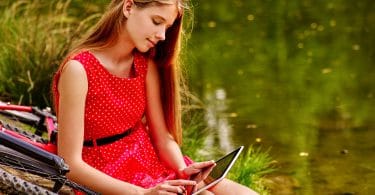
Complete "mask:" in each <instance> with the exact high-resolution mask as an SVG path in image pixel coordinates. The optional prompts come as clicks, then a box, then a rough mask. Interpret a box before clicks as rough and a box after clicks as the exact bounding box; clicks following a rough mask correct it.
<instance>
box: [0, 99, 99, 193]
mask: <svg viewBox="0 0 375 195" xmlns="http://www.w3.org/2000/svg"><path fill="white" fill-rule="evenodd" d="M0 115H1V116H2V117H1V118H0V185H1V186H6V187H5V190H6V191H7V193H16V194H19V193H23V194H57V193H59V194H61V193H62V194H64V193H67V194H69V193H71V192H72V190H76V191H81V192H84V193H86V194H97V193H96V192H94V191H92V190H90V189H88V188H86V187H84V186H82V185H79V184H77V183H75V182H73V181H71V180H69V179H68V178H66V176H65V175H66V173H68V172H69V166H68V165H67V164H66V163H65V162H64V160H63V159H62V158H61V157H59V156H57V155H56V148H57V147H56V143H57V120H56V117H55V116H54V115H53V114H51V112H50V111H49V110H48V109H44V110H41V109H39V108H38V107H31V106H19V105H14V104H6V103H4V102H1V101H0ZM7 121H8V122H7ZM9 122H11V123H12V124H10V123H9ZM14 124H17V125H14ZM23 125H25V126H23ZM25 127H31V128H30V129H29V130H25ZM16 173H18V174H19V175H17V174H16ZM20 175H22V177H25V178H20ZM42 183H43V184H42Z"/></svg>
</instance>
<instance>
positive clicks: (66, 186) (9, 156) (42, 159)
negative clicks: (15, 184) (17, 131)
mask: <svg viewBox="0 0 375 195" xmlns="http://www.w3.org/2000/svg"><path fill="white" fill-rule="evenodd" d="M0 164H1V165H4V167H7V168H10V169H11V170H18V172H19V173H20V174H21V176H22V178H23V179H24V180H27V181H29V182H32V183H34V184H35V185H42V186H43V187H44V188H47V189H51V191H53V192H59V194H61V193H63V192H64V194H69V193H71V190H72V189H75V190H78V191H81V192H84V193H86V194H96V193H95V192H93V191H91V190H90V189H88V188H85V187H84V186H81V185H78V184H76V183H74V182H72V181H70V180H69V179H67V178H66V177H65V173H66V172H67V171H68V170H69V169H68V167H67V165H66V164H65V163H64V162H63V160H62V159H61V158H60V157H58V156H56V155H54V154H52V153H48V152H46V151H43V150H41V149H39V148H37V147H35V146H32V145H30V144H28V143H24V142H22V141H20V140H17V139H16V138H14V137H12V136H11V135H7V134H5V133H2V132H1V131H0ZM66 191H67V192H68V193H65V192H66ZM60 192H61V193H60Z"/></svg>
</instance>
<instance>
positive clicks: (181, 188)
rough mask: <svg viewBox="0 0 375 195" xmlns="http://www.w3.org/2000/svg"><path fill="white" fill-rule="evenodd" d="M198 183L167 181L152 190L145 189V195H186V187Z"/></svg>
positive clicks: (180, 180)
mask: <svg viewBox="0 0 375 195" xmlns="http://www.w3.org/2000/svg"><path fill="white" fill-rule="evenodd" d="M196 184H197V183H196V182H195V181H192V180H184V179H178V180H167V181H165V182H163V183H160V184H158V185H156V186H154V187H152V188H149V189H145V192H144V194H145V195H162V194H163V195H164V194H167V195H176V194H177V195H182V194H185V193H186V189H185V186H186V187H187V186H195V185H196Z"/></svg>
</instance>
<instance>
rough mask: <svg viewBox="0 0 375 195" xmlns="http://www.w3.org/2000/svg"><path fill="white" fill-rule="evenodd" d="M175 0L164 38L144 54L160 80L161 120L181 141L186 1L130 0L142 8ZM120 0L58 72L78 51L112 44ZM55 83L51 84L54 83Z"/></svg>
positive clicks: (118, 25) (121, 19)
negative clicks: (173, 14)
mask: <svg viewBox="0 0 375 195" xmlns="http://www.w3.org/2000/svg"><path fill="white" fill-rule="evenodd" d="M171 1H175V2H176V3H177V7H178V9H179V14H178V16H177V18H176V20H175V21H174V23H173V25H172V26H171V27H169V28H168V30H167V31H166V35H165V37H166V39H165V40H164V41H163V42H159V43H158V44H157V45H156V47H155V48H153V49H151V50H150V51H148V56H149V57H150V58H152V59H153V60H154V61H155V63H156V64H157V67H158V71H159V75H160V82H161V86H162V87H161V89H160V93H161V99H162V105H163V112H164V118H165V120H166V121H165V122H166V125H167V128H168V131H169V133H170V134H171V135H172V136H173V138H174V139H175V141H176V142H177V143H178V144H181V143H182V124H181V97H180V86H181V85H182V80H183V79H182V75H181V70H180V48H181V39H182V18H183V15H184V14H183V12H184V10H186V9H187V8H188V6H187V1H188V0H133V2H134V4H135V5H136V6H137V7H140V8H144V7H148V6H154V5H162V4H167V3H170V2H171ZM123 6H124V0H112V1H111V3H110V4H109V6H108V7H107V10H106V12H105V13H104V14H103V16H102V17H101V19H100V20H99V21H98V22H97V23H96V25H95V26H94V27H93V28H92V30H91V31H90V32H89V34H88V36H86V37H84V38H83V39H81V40H80V41H79V42H78V43H77V44H76V45H75V46H74V47H73V48H72V50H71V51H70V53H69V54H68V55H67V57H66V58H65V60H64V61H63V63H62V64H61V65H60V67H59V70H58V71H59V72H60V71H61V70H62V68H63V65H64V64H65V63H66V61H67V60H69V58H70V57H71V56H73V55H75V54H77V53H78V52H80V51H82V50H89V49H103V48H107V47H110V46H112V45H113V44H114V43H115V42H116V41H117V40H118V37H119V36H120V32H121V28H122V25H123V24H124V22H125V21H126V17H125V16H124V15H123ZM54 85H55V84H54Z"/></svg>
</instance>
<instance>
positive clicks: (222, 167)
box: [193, 146, 243, 194]
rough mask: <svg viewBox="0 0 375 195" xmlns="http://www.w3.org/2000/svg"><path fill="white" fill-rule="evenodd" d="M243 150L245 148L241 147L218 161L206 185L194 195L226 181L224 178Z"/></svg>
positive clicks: (206, 180)
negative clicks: (223, 180)
mask: <svg viewBox="0 0 375 195" xmlns="http://www.w3.org/2000/svg"><path fill="white" fill-rule="evenodd" d="M242 149H243V146H240V147H239V148H237V149H235V150H233V151H232V152H230V153H229V154H227V155H225V156H224V157H222V158H220V159H219V160H217V161H216V166H215V167H214V168H213V169H212V171H211V173H210V174H209V175H208V177H207V178H206V179H205V180H204V183H205V185H204V186H203V187H201V188H200V189H198V190H197V191H196V192H195V193H193V194H197V193H199V192H201V191H203V190H205V189H208V188H210V187H211V186H213V185H214V184H216V183H217V182H219V181H220V180H222V179H224V177H225V176H226V175H227V173H228V172H229V170H230V168H231V167H232V165H233V164H234V162H235V161H236V160H237V157H238V156H239V154H240V152H241V151H242Z"/></svg>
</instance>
